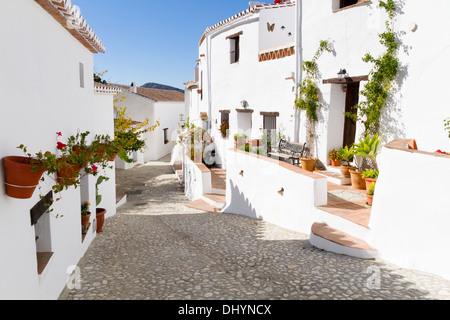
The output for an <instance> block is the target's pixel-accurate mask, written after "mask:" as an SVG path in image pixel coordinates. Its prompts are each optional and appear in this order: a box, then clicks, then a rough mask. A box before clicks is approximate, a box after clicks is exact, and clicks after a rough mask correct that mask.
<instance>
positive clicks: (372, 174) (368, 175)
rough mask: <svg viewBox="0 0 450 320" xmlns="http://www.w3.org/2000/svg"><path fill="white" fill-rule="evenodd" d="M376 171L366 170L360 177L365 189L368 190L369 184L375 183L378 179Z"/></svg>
mask: <svg viewBox="0 0 450 320" xmlns="http://www.w3.org/2000/svg"><path fill="white" fill-rule="evenodd" d="M378 173H379V172H378V170H374V169H367V170H365V171H364V172H363V173H362V177H363V178H364V180H365V182H366V189H367V190H368V189H369V186H370V184H371V183H376V182H377V179H378Z"/></svg>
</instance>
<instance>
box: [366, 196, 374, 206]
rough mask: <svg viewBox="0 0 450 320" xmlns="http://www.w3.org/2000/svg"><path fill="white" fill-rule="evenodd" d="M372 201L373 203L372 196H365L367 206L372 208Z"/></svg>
mask: <svg viewBox="0 0 450 320" xmlns="http://www.w3.org/2000/svg"><path fill="white" fill-rule="evenodd" d="M372 201H373V196H371V195H367V204H368V205H369V206H372Z"/></svg>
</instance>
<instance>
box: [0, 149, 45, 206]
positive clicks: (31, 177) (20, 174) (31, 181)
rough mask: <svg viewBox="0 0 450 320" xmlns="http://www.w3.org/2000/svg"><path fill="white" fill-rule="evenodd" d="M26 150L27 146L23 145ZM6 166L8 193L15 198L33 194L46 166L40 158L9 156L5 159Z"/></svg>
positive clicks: (25, 197) (23, 197)
mask: <svg viewBox="0 0 450 320" xmlns="http://www.w3.org/2000/svg"><path fill="white" fill-rule="evenodd" d="M22 148H24V151H25V152H26V148H25V147H24V146H23V145H22ZM3 166H4V168H5V184H6V194H7V195H8V196H9V197H11V198H15V199H29V198H31V197H32V196H33V193H34V191H35V189H36V187H37V186H38V184H39V181H40V179H41V177H42V175H43V174H44V172H45V167H44V166H43V164H42V162H41V161H40V160H39V159H36V158H33V157H32V156H31V154H28V157H18V156H9V157H5V158H4V159H3Z"/></svg>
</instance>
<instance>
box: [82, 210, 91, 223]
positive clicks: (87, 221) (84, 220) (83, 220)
mask: <svg viewBox="0 0 450 320" xmlns="http://www.w3.org/2000/svg"><path fill="white" fill-rule="evenodd" d="M90 218H91V213H90V212H88V214H87V215H85V216H83V215H82V216H81V225H82V226H87V225H88V224H89V219H90Z"/></svg>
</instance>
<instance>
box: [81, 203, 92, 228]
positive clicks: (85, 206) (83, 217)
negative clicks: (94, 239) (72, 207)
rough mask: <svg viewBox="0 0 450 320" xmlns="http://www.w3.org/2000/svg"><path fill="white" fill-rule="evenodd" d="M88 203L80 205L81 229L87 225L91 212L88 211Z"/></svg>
mask: <svg viewBox="0 0 450 320" xmlns="http://www.w3.org/2000/svg"><path fill="white" fill-rule="evenodd" d="M90 205H91V204H90V202H89V201H86V202H85V203H84V204H82V205H81V225H82V226H83V227H85V226H87V225H88V224H89V219H90V218H91V212H90V211H89V206H90Z"/></svg>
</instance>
